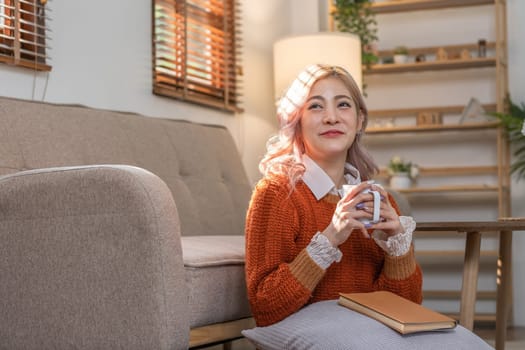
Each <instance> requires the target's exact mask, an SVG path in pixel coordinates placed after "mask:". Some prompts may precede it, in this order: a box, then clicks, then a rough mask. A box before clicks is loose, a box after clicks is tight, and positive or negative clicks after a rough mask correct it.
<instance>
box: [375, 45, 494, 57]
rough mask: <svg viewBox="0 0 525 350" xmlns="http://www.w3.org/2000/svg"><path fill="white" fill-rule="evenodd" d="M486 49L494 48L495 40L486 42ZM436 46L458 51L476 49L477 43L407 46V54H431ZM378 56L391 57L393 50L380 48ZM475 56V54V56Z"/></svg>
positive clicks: (450, 51) (475, 50) (473, 50)
mask: <svg viewBox="0 0 525 350" xmlns="http://www.w3.org/2000/svg"><path fill="white" fill-rule="evenodd" d="M486 46H487V50H494V49H495V48H496V43H495V42H487V43H486ZM438 48H443V49H445V50H446V51H447V52H448V53H460V52H461V51H462V50H464V49H466V50H468V51H470V52H477V51H478V43H477V42H476V43H467V44H458V45H440V46H439V47H437V46H424V47H423V46H418V47H408V48H407V50H408V55H409V56H415V55H419V54H424V55H433V54H435V53H436V51H437V50H438ZM378 55H379V57H392V56H393V55H394V50H380V51H379V52H378ZM476 57H477V56H476Z"/></svg>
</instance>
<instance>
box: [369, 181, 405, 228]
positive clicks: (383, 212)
mask: <svg viewBox="0 0 525 350" xmlns="http://www.w3.org/2000/svg"><path fill="white" fill-rule="evenodd" d="M372 191H378V192H379V193H380V194H381V205H380V209H379V210H380V220H379V222H378V223H376V224H372V226H371V227H370V228H373V229H374V230H382V231H383V232H385V233H386V234H387V236H389V237H390V236H395V235H397V234H399V233H402V232H404V231H405V229H404V228H403V226H402V225H401V222H400V221H399V216H398V215H397V212H396V210H395V209H394V208H393V207H392V204H390V201H389V199H388V193H387V191H386V190H385V189H384V188H383V187H381V186H378V185H372ZM373 207H374V205H373V203H372V206H371V208H370V207H369V206H368V205H367V206H366V208H365V210H366V211H367V212H371V213H373V210H374V209H373Z"/></svg>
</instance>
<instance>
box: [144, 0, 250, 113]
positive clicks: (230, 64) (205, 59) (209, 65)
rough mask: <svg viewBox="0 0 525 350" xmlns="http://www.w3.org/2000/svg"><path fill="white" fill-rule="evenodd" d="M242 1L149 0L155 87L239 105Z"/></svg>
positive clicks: (231, 107) (232, 107)
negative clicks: (150, 1)
mask: <svg viewBox="0 0 525 350" xmlns="http://www.w3.org/2000/svg"><path fill="white" fill-rule="evenodd" d="M239 22H240V5H239V3H238V1H235V0H153V92H154V93H155V94H158V95H162V96H168V97H173V98H177V99H182V100H184V101H189V102H194V103H199V104H203V105H206V106H211V107H214V108H218V109H222V110H227V111H232V112H236V111H240V110H241V108H240V104H241V100H240V99H241V91H240V90H241V89H240V77H241V75H242V69H241V65H240V63H239V62H240V56H241V48H242V47H241V40H240V31H239Z"/></svg>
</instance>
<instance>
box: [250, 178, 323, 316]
mask: <svg viewBox="0 0 525 350" xmlns="http://www.w3.org/2000/svg"><path fill="white" fill-rule="evenodd" d="M298 230H299V218H298V215H297V211H296V208H295V207H294V205H293V200H292V199H291V198H290V192H289V188H288V186H285V184H284V183H279V182H275V181H271V180H266V179H263V180H261V181H260V182H259V184H258V185H257V186H256V188H255V191H254V193H253V195H252V200H251V202H250V206H249V208H248V213H247V218H246V282H247V289H248V298H249V301H250V306H251V310H252V314H253V316H254V318H255V321H256V323H257V325H258V326H265V325H270V324H273V323H275V322H278V321H280V320H282V319H284V318H285V317H287V316H289V315H291V314H292V313H294V312H296V311H297V310H299V309H300V308H301V307H303V306H304V305H305V304H306V303H307V302H308V300H309V299H310V297H311V295H312V290H313V289H314V288H315V286H316V285H317V283H318V282H319V281H320V280H321V278H322V277H323V276H324V270H323V269H321V268H320V267H319V266H318V265H317V264H316V263H315V262H314V261H313V260H312V259H311V258H310V257H309V255H308V253H307V252H306V249H304V248H300V247H297V246H296V245H295V237H296V235H297V233H298Z"/></svg>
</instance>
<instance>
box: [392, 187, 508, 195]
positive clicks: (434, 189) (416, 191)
mask: <svg viewBox="0 0 525 350" xmlns="http://www.w3.org/2000/svg"><path fill="white" fill-rule="evenodd" d="M397 191H398V192H400V193H403V194H423V193H427V194H430V193H442V192H478V193H479V192H498V186H496V185H456V186H438V187H413V188H408V189H399V190H397Z"/></svg>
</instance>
